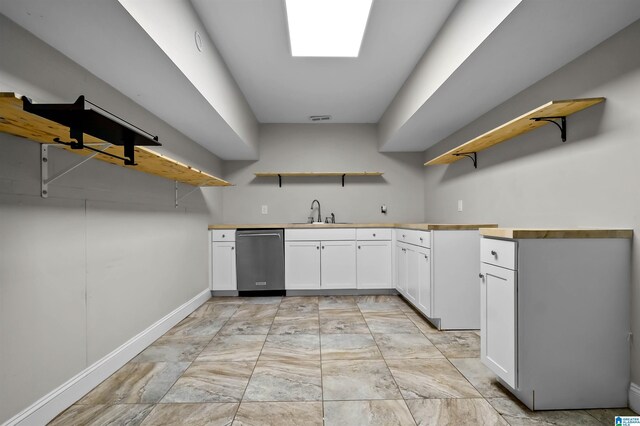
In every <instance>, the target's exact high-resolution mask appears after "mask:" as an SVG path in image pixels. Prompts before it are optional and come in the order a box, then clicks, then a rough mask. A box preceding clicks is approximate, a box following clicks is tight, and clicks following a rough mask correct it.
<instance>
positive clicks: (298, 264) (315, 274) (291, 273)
mask: <svg viewBox="0 0 640 426" xmlns="http://www.w3.org/2000/svg"><path fill="white" fill-rule="evenodd" d="M284 265H285V266H284V282H285V288H286V289H292V290H304V289H320V241H287V242H286V243H285V245H284Z"/></svg>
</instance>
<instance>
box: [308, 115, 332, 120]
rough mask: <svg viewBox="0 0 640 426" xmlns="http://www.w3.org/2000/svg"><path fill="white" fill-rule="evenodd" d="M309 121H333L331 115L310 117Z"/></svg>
mask: <svg viewBox="0 0 640 426" xmlns="http://www.w3.org/2000/svg"><path fill="white" fill-rule="evenodd" d="M309 120H311V121H329V120H331V116H330V115H310V116H309Z"/></svg>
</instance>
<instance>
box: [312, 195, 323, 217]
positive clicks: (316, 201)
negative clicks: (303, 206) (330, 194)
mask: <svg viewBox="0 0 640 426" xmlns="http://www.w3.org/2000/svg"><path fill="white" fill-rule="evenodd" d="M315 203H318V220H317V222H322V214H321V213H320V201H318V200H313V201H312V202H311V211H312V212H313V206H314V204H315Z"/></svg>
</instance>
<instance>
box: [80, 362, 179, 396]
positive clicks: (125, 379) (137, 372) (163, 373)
mask: <svg viewBox="0 0 640 426" xmlns="http://www.w3.org/2000/svg"><path fill="white" fill-rule="evenodd" d="M188 366H189V363H188V362H132V363H128V364H125V366H124V367H122V368H121V369H120V370H118V371H116V372H115V373H114V374H113V375H111V377H109V378H108V379H107V380H105V381H104V382H102V383H101V384H99V385H98V387H96V388H95V389H93V390H92V391H91V392H89V393H88V394H87V395H86V396H85V397H84V398H82V399H81V400H80V401H79V402H78V404H88V405H92V404H140V403H142V404H145V403H155V402H158V401H160V399H161V398H162V397H163V396H164V394H165V393H167V391H168V390H169V388H170V387H171V386H173V384H174V383H175V382H176V380H178V378H179V377H180V375H182V373H183V372H184V370H186V369H187V367H188Z"/></svg>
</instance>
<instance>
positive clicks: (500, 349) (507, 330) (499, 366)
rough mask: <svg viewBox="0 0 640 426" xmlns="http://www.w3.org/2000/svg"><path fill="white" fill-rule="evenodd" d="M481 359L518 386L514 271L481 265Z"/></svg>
mask: <svg viewBox="0 0 640 426" xmlns="http://www.w3.org/2000/svg"><path fill="white" fill-rule="evenodd" d="M480 280H481V284H480V285H481V292H480V300H481V301H480V303H481V305H480V315H481V317H480V357H481V359H482V362H483V363H484V364H485V365H486V366H487V367H489V369H490V370H491V371H493V372H494V373H495V374H496V375H498V376H499V377H500V378H502V380H504V381H505V382H506V383H507V384H508V385H509V386H511V387H512V388H514V389H515V388H516V386H517V374H516V371H517V332H518V329H517V316H518V312H517V297H518V291H517V275H516V271H512V270H510V269H505V268H501V267H498V266H493V265H489V264H487V263H482V264H481V266H480Z"/></svg>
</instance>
